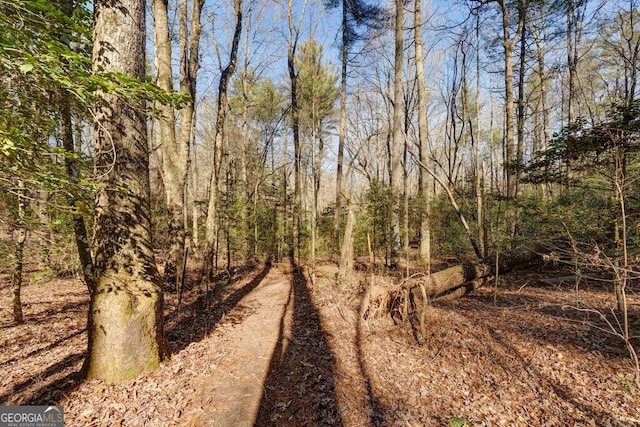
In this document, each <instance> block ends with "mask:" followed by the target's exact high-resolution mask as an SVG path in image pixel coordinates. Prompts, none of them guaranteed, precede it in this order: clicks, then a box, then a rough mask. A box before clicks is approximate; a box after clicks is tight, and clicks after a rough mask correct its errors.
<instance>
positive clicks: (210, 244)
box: [204, 0, 242, 281]
mask: <svg viewBox="0 0 640 427" xmlns="http://www.w3.org/2000/svg"><path fill="white" fill-rule="evenodd" d="M233 5H234V13H235V16H236V22H235V29H234V31H233V40H232V42H231V52H230V53H229V62H228V63H227V66H226V67H225V68H224V69H223V70H222V74H221V75H220V82H219V84H218V109H217V114H216V134H215V139H214V146H213V150H212V153H211V156H212V165H213V168H212V171H211V179H210V181H209V209H208V211H207V220H206V223H205V227H206V228H205V256H204V273H205V274H204V278H205V279H206V280H208V281H211V280H213V267H214V264H213V263H214V258H216V252H217V249H216V241H217V235H218V175H219V172H220V163H221V161H222V143H223V141H224V122H225V118H226V116H227V89H228V86H229V80H230V79H231V76H232V75H233V73H234V72H235V69H236V61H237V58H238V45H239V43H240V35H241V33H242V0H234V4H233ZM215 264H216V265H217V261H216V262H215Z"/></svg>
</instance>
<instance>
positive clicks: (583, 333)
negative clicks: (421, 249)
mask: <svg viewBox="0 0 640 427" xmlns="http://www.w3.org/2000/svg"><path fill="white" fill-rule="evenodd" d="M543 290H544V291H546V294H543V293H542V292H535V288H533V287H532V288H530V290H529V291H530V292H529V293H528V294H513V293H508V294H504V293H499V294H498V295H497V298H496V299H495V300H494V297H493V295H492V294H491V293H490V292H486V291H485V292H478V293H475V294H473V295H472V296H470V297H469V298H461V299H459V300H457V301H455V302H452V303H449V304H442V305H440V307H442V308H447V309H450V308H451V309H453V310H454V311H458V310H460V309H463V310H464V311H465V312H466V313H477V316H476V317H478V318H480V317H482V316H483V314H486V313H494V314H495V316H496V317H500V316H501V315H504V313H505V312H508V313H510V315H511V316H513V317H516V316H520V315H522V316H525V318H528V316H527V314H528V313H532V314H535V315H537V316H543V318H549V319H553V320H555V321H559V322H562V324H561V325H557V326H554V325H550V324H549V323H548V322H533V321H531V322H527V324H526V325H522V324H520V322H509V323H507V324H505V325H503V326H502V327H501V328H502V329H504V330H506V331H509V332H512V333H517V334H519V335H521V336H526V337H527V339H528V340H529V341H533V342H543V343H549V344H552V345H572V346H574V347H575V348H578V349H582V350H584V351H598V352H600V353H602V354H605V355H606V356H607V357H610V358H623V359H624V358H627V357H628V355H626V348H625V346H624V343H623V342H622V340H621V339H620V338H619V337H617V336H616V335H614V331H613V330H611V329H610V326H614V327H615V326H616V325H617V321H616V318H615V316H614V313H613V312H612V311H611V309H610V308H608V307H605V306H602V305H595V303H594V302H591V303H590V304H589V307H588V309H587V307H585V304H584V302H578V303H577V304H569V303H567V302H566V298H562V296H561V295H559V296H558V297H553V294H554V293H560V292H563V291H558V290H556V291H552V293H551V294H550V295H549V293H548V290H547V289H543ZM570 291H571V290H568V291H567V292H570ZM612 298H613V297H612ZM494 301H495V302H494ZM612 301H613V299H612ZM601 316H604V318H606V319H607V320H608V322H609V324H607V323H606V322H605V321H604V320H603V317H601ZM629 319H630V322H629V323H630V329H631V335H632V336H637V332H636V330H637V329H638V328H637V326H636V324H637V323H636V322H637V320H636V319H640V313H638V312H637V311H636V310H634V309H633V308H631V307H630V308H629ZM615 332H616V333H619V332H620V331H619V330H615ZM631 343H632V344H633V345H634V346H637V345H638V344H640V339H638V338H635V339H632V340H631Z"/></svg>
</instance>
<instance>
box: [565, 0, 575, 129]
mask: <svg viewBox="0 0 640 427" xmlns="http://www.w3.org/2000/svg"><path fill="white" fill-rule="evenodd" d="M575 10H576V7H575V1H574V0H567V66H568V68H569V94H568V97H567V125H569V126H570V125H571V124H572V123H573V121H574V111H573V110H574V102H573V101H574V99H575V93H576V87H575V86H576V72H577V67H576V65H577V57H576V55H575V45H576V40H575V35H576V31H575V29H576V21H575Z"/></svg>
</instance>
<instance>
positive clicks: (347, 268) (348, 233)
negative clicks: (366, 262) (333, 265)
mask: <svg viewBox="0 0 640 427" xmlns="http://www.w3.org/2000/svg"><path fill="white" fill-rule="evenodd" d="M343 194H344V193H343ZM344 198H345V200H346V201H347V222H346V224H345V226H344V239H343V240H342V247H341V249H340V267H339V269H338V278H339V279H344V278H345V277H347V276H348V275H349V274H350V273H351V270H352V269H353V226H354V223H355V216H354V214H353V206H352V204H351V197H350V196H349V195H348V194H345V195H344Z"/></svg>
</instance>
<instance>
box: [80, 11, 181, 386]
mask: <svg viewBox="0 0 640 427" xmlns="http://www.w3.org/2000/svg"><path fill="white" fill-rule="evenodd" d="M94 8H95V21H94V45H93V46H94V48H93V61H94V72H95V73H96V74H98V73H103V72H104V73H122V74H123V75H125V76H127V77H130V78H133V79H136V80H140V81H143V80H144V69H145V41H146V40H145V31H144V28H145V8H144V1H142V0H121V1H120V2H118V4H117V5H116V4H114V3H113V2H111V1H109V0H97V1H96V2H94ZM104 46H109V49H105V48H104ZM94 110H95V111H94V120H95V122H94V128H95V135H94V138H95V153H96V154H95V158H94V165H95V174H96V177H97V178H96V180H97V182H98V185H99V188H100V190H99V191H98V192H97V194H96V208H95V213H96V216H95V238H94V241H95V245H96V253H95V271H96V286H95V288H94V289H92V290H91V302H90V308H89V319H88V326H87V329H88V335H89V340H88V351H87V357H86V359H85V364H84V367H83V372H84V374H85V375H86V376H87V377H89V378H99V379H103V380H105V381H107V382H111V383H118V382H122V381H125V380H128V379H131V378H135V377H137V376H138V375H140V374H142V373H144V372H149V371H153V370H155V369H156V368H157V367H158V366H159V365H160V362H161V361H162V360H163V359H165V358H167V357H168V356H169V353H170V349H169V345H168V342H167V340H166V338H165V335H164V326H163V294H162V282H161V279H160V276H159V274H158V271H157V269H156V264H155V260H154V256H153V250H152V246H151V218H150V214H151V208H150V204H149V198H150V192H149V148H148V145H147V126H146V115H145V108H144V103H142V102H139V101H136V100H134V99H124V98H122V97H121V96H118V95H115V94H110V93H105V92H103V91H101V90H99V91H98V92H97V94H96V101H95V107H94Z"/></svg>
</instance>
